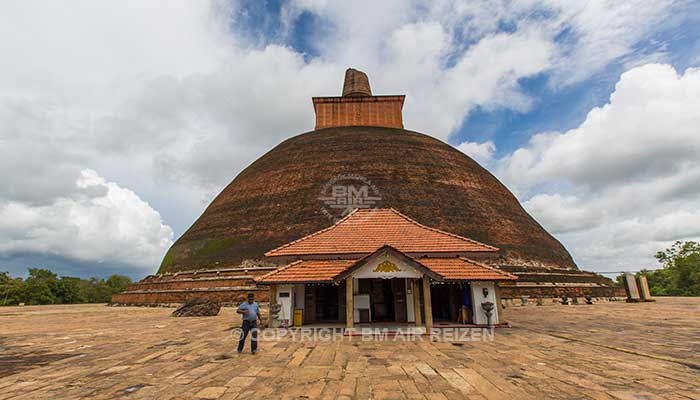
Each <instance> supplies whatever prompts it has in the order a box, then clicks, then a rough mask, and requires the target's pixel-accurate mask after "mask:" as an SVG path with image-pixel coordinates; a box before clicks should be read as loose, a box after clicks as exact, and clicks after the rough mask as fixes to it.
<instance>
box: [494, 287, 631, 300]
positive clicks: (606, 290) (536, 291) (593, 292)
mask: <svg viewBox="0 0 700 400" xmlns="http://www.w3.org/2000/svg"><path fill="white" fill-rule="evenodd" d="M522 296H528V297H533V298H549V297H552V298H559V297H562V296H567V297H586V296H591V297H603V298H609V297H624V296H625V290H624V289H622V288H617V287H614V286H560V287H556V286H544V287H514V286H510V287H509V286H501V298H503V299H518V298H520V297H522Z"/></svg>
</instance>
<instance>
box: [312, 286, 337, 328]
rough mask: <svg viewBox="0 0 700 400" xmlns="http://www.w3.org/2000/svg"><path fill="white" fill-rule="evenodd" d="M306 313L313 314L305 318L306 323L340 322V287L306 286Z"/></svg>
mask: <svg viewBox="0 0 700 400" xmlns="http://www.w3.org/2000/svg"><path fill="white" fill-rule="evenodd" d="M305 292H306V296H305V297H306V306H305V307H304V308H305V309H306V313H307V315H308V313H309V312H312V313H313V314H312V315H308V317H307V318H304V320H305V322H306V323H314V322H338V321H339V319H340V313H339V297H340V292H339V287H338V285H306V288H305Z"/></svg>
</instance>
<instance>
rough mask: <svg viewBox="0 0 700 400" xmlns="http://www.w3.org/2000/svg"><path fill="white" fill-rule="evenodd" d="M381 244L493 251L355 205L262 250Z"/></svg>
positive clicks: (306, 251)
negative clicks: (314, 229) (306, 231)
mask: <svg viewBox="0 0 700 400" xmlns="http://www.w3.org/2000/svg"><path fill="white" fill-rule="evenodd" d="M384 245H390V246H392V247H394V248H396V249H398V250H399V251H401V252H404V253H464V252H496V251H498V248H496V247H493V246H489V245H486V244H483V243H480V242H477V241H476V240H472V239H468V238H465V237H462V236H459V235H455V234H452V233H448V232H444V231H441V230H438V229H434V228H429V227H427V226H425V225H421V224H419V223H418V222H416V221H414V220H412V219H410V218H409V217H407V216H405V215H403V214H401V213H400V212H398V211H396V210H394V209H393V208H391V209H356V210H354V211H353V212H351V213H350V214H348V215H347V216H346V217H345V218H343V219H341V220H340V221H338V222H337V223H336V224H335V225H332V226H331V227H329V228H326V229H323V230H320V231H318V232H316V233H312V234H311V235H308V236H305V237H303V238H301V239H298V240H295V241H293V242H290V243H287V244H285V245H283V246H280V247H278V248H276V249H274V250H270V251H268V252H267V253H265V255H266V256H268V257H277V256H294V255H311V254H313V255H322V254H369V253H373V252H374V251H375V250H377V249H379V248H380V247H382V246H384Z"/></svg>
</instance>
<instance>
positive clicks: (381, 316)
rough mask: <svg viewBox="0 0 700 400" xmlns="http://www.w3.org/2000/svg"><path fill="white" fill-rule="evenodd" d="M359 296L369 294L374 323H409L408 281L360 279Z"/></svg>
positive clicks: (402, 279)
mask: <svg viewBox="0 0 700 400" xmlns="http://www.w3.org/2000/svg"><path fill="white" fill-rule="evenodd" d="M358 294H368V295H369V302H370V315H371V320H372V322H407V310H406V280H405V279H404V278H393V279H359V280H358Z"/></svg>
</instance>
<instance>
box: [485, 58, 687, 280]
mask: <svg viewBox="0 0 700 400" xmlns="http://www.w3.org/2000/svg"><path fill="white" fill-rule="evenodd" d="M698 126H700V69H688V70H686V71H685V72H684V73H683V74H678V73H677V72H676V71H675V70H674V69H673V67H671V66H668V65H661V64H649V65H645V66H641V67H637V68H634V69H632V70H630V71H628V72H626V73H624V74H623V75H622V76H621V78H620V81H619V82H618V83H617V85H616V87H615V91H614V93H613V94H612V95H611V96H610V102H609V103H608V104H606V105H604V106H602V107H599V108H595V109H593V110H591V112H590V113H589V114H588V116H587V118H586V120H585V121H584V122H583V123H582V124H581V125H580V126H579V127H577V128H575V129H572V130H570V131H567V132H563V133H557V132H550V133H546V134H540V135H535V136H533V137H532V139H531V140H530V143H529V144H528V146H526V147H524V148H521V149H518V150H517V151H515V152H513V153H512V154H511V155H509V156H507V157H505V158H503V159H501V160H498V162H497V164H498V167H497V175H498V176H500V177H501V178H503V179H504V181H505V182H506V183H507V184H508V185H509V186H510V187H511V188H515V189H516V192H517V193H519V194H520V195H521V198H523V199H524V200H526V201H524V203H523V205H524V206H525V208H526V209H528V211H530V212H531V213H532V214H533V215H534V216H535V218H537V219H538V220H539V221H540V222H541V223H542V224H543V225H544V226H545V227H547V228H549V229H550V230H552V231H553V232H555V233H559V234H560V235H558V236H559V237H560V238H561V239H562V240H563V241H564V242H565V244H567V245H568V247H569V249H570V250H572V251H573V253H574V254H575V255H576V256H577V257H576V258H577V259H578V260H579V262H580V263H581V264H583V266H593V267H596V268H601V269H603V268H607V269H608V270H610V269H611V268H610V267H611V264H617V263H620V262H624V261H625V260H627V262H628V263H633V264H636V267H635V266H634V265H632V266H628V267H635V268H639V267H648V266H650V265H651V266H653V265H655V263H654V261H653V259H652V256H653V254H654V253H655V251H656V250H660V249H662V248H664V247H665V246H667V245H668V244H669V243H670V242H672V241H675V240H683V239H685V240H692V239H695V240H697V239H698V238H700V228H698V227H700V214H699V213H698V206H700V185H698V182H700V158H698V154H700V135H698Z"/></svg>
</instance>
